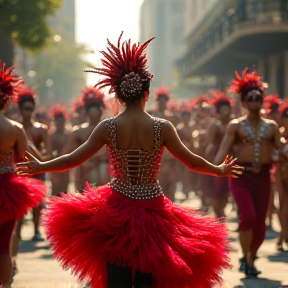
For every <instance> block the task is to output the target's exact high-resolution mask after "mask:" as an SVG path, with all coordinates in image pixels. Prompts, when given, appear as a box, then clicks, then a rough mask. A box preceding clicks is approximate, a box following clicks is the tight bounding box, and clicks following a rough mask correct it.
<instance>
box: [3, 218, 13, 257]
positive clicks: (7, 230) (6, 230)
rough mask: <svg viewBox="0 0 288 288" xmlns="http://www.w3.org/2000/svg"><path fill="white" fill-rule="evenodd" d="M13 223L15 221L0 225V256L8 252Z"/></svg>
mask: <svg viewBox="0 0 288 288" xmlns="http://www.w3.org/2000/svg"><path fill="white" fill-rule="evenodd" d="M15 223H16V221H15V219H11V220H9V221H6V222H5V223H3V224H1V225H0V255H3V254H9V252H10V240H11V236H12V233H13V230H14V226H15Z"/></svg>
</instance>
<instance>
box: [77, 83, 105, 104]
mask: <svg viewBox="0 0 288 288" xmlns="http://www.w3.org/2000/svg"><path fill="white" fill-rule="evenodd" d="M104 97H105V95H104V93H103V92H102V91H101V90H99V89H97V88H94V87H86V88H85V89H83V90H82V95H81V97H80V99H81V101H82V103H83V104H84V107H85V109H88V108H89V107H92V106H97V107H100V108H105V103H104Z"/></svg>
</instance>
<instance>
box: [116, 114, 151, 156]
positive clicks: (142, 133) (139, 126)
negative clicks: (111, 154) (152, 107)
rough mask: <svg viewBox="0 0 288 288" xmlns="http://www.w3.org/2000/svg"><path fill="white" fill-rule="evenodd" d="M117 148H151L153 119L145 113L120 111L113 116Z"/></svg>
mask: <svg viewBox="0 0 288 288" xmlns="http://www.w3.org/2000/svg"><path fill="white" fill-rule="evenodd" d="M115 123H116V125H117V134H116V135H117V147H118V148H119V149H131V150H133V149H141V150H151V149H153V147H154V130H153V125H154V120H153V118H152V117H151V116H150V115H149V114H147V113H145V112H139V113H135V114H134V113H133V114H128V113H127V114H126V113H122V114H120V115H119V116H118V117H116V118H115Z"/></svg>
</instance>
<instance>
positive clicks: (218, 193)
mask: <svg viewBox="0 0 288 288" xmlns="http://www.w3.org/2000/svg"><path fill="white" fill-rule="evenodd" d="M228 194H229V180H228V178H224V177H215V191H213V197H214V198H217V199H218V198H221V199H222V198H225V197H227V196H228Z"/></svg>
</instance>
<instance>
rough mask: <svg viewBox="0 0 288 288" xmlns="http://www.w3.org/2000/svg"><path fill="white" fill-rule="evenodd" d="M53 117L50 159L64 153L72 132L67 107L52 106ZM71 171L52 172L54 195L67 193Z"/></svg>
mask: <svg viewBox="0 0 288 288" xmlns="http://www.w3.org/2000/svg"><path fill="white" fill-rule="evenodd" d="M50 114H51V118H52V119H53V121H54V125H55V131H54V132H53V133H51V134H50V135H49V136H48V157H49V158H50V159H53V158H56V157H58V156H60V155H63V147H64V146H65V145H66V143H67V138H69V135H70V134H71V133H70V131H68V130H67V129H66V127H65V124H66V122H67V119H68V118H69V116H68V114H67V112H66V108H65V107H63V106H62V105H60V104H54V105H53V106H52V107H51V113H50ZM69 174H70V173H69V171H65V172H62V173H51V182H52V195H55V196H60V193H61V192H63V193H67V188H68V185H69V180H70V177H69Z"/></svg>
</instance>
